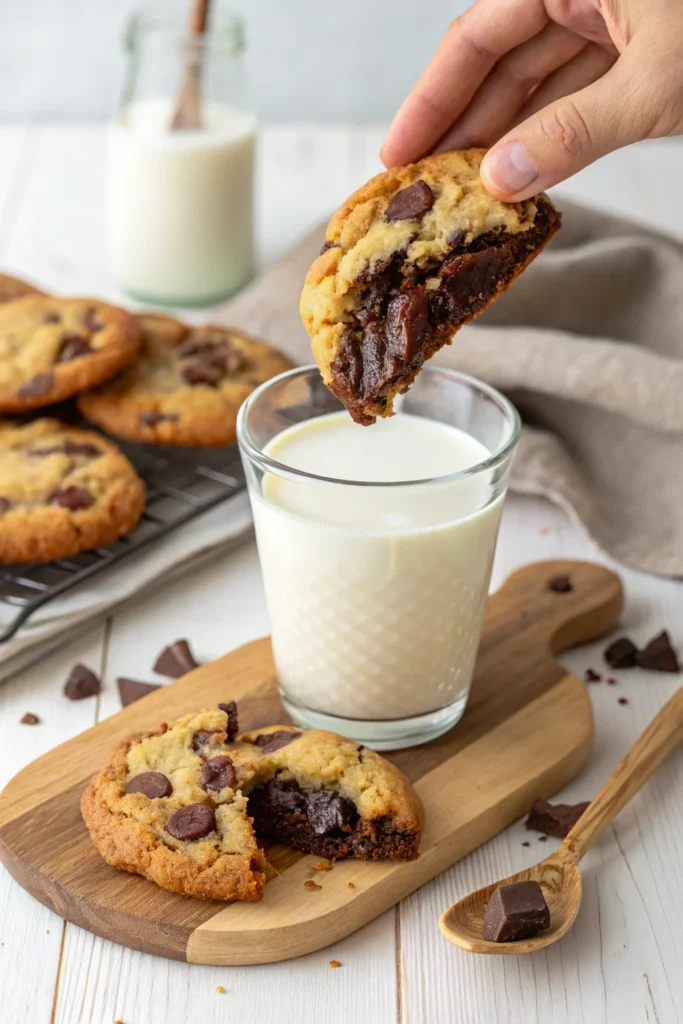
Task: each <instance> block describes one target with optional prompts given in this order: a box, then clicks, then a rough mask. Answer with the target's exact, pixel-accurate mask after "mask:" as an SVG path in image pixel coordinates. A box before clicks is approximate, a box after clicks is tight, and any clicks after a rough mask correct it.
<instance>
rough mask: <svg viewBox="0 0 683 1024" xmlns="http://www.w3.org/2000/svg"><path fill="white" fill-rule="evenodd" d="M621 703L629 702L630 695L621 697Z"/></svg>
mask: <svg viewBox="0 0 683 1024" xmlns="http://www.w3.org/2000/svg"><path fill="white" fill-rule="evenodd" d="M619 703H620V704H628V697H620V698H619Z"/></svg>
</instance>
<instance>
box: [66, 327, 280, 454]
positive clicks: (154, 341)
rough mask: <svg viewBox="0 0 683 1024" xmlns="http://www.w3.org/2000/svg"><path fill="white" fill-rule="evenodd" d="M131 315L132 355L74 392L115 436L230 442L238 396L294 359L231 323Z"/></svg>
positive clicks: (82, 406)
mask: <svg viewBox="0 0 683 1024" xmlns="http://www.w3.org/2000/svg"><path fill="white" fill-rule="evenodd" d="M136 320H137V323H138V325H139V327H140V329H141V333H142V348H141V351H140V355H139V356H138V358H137V359H136V361H135V362H134V363H133V364H132V365H131V366H130V367H129V368H128V369H127V370H126V371H125V372H124V373H123V374H122V375H121V376H120V377H117V378H116V379H115V380H113V381H112V382H111V383H109V384H105V385H104V386H103V387H100V388H98V389H97V390H95V391H91V392H88V393H86V394H83V395H80V396H79V399H78V407H79V409H80V410H81V412H82V414H83V415H84V416H85V418H86V419H88V420H90V421H91V422H92V423H96V424H97V425H98V426H99V427H102V428H103V429H104V430H106V431H108V432H109V433H110V434H113V435H114V436H116V437H123V438H126V439H127V440H130V441H144V442H147V443H148V444H171V445H190V446H195V445H196V446H201V447H214V446H219V445H229V444H234V442H235V438H236V424H237V413H238V412H239V408H240V406H241V404H242V402H243V401H244V400H245V398H247V396H248V395H250V394H251V392H252V391H253V390H254V389H255V388H257V387H258V386H259V384H262V383H263V382H264V381H266V380H269V379H270V378H271V377H274V376H276V374H278V373H282V372H283V371H284V370H289V369H291V366H292V364H291V363H290V361H289V360H288V359H287V358H286V357H285V356H283V355H282V353H280V352H278V351H277V350H276V349H274V348H272V347H271V346H270V345H267V344H266V343H265V342H263V341H257V340H256V339H255V338H250V337H248V336H247V335H246V334H243V333H242V332H241V331H238V330H236V329H235V328H232V327H221V326H217V325H216V326H214V325H210V324H209V325H205V326H202V327H189V326H188V325H187V324H183V323H181V322H180V321H179V320H174V319H173V318H172V317H167V316H161V315H157V314H144V315H138V316H137V317H136Z"/></svg>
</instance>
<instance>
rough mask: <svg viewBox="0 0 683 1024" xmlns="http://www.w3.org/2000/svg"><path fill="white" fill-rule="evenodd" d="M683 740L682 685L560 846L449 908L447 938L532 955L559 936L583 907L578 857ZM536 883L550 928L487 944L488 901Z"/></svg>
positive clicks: (443, 922) (444, 918) (443, 921)
mask: <svg viewBox="0 0 683 1024" xmlns="http://www.w3.org/2000/svg"><path fill="white" fill-rule="evenodd" d="M681 741H683V687H681V688H680V689H679V690H677V691H676V693H675V694H674V695H673V697H672V698H671V699H670V700H668V701H667V703H666V704H665V705H664V707H663V708H662V709H661V711H660V712H659V713H658V714H657V715H655V717H654V718H653V720H652V721H651V722H650V724H649V725H648V727H647V729H646V730H645V732H644V733H643V734H642V736H640V738H639V739H638V740H636V742H635V743H634V745H633V746H632V747H631V749H630V750H629V752H628V754H627V755H626V757H625V758H624V760H623V761H622V762H621V764H620V765H619V767H618V768H617V770H616V771H615V772H614V774H613V775H612V776H611V777H610V778H609V779H608V780H607V782H606V783H605V785H604V786H603V787H602V789H601V790H600V792H599V793H598V795H597V796H596V797H595V798H594V799H593V800H592V801H591V803H590V805H589V806H588V807H587V808H586V810H585V811H584V813H583V814H582V815H581V817H580V818H579V820H578V821H577V823H576V825H575V826H574V828H573V829H572V830H571V832H569V834H568V835H567V837H566V839H565V840H564V841H563V843H562V845H561V846H558V848H557V849H556V850H555V851H554V852H553V853H551V854H550V856H549V857H546V859H545V860H542V861H541V862H540V864H536V865H535V866H534V867H532V868H527V870H526V871H520V872H519V873H518V874H516V875H511V876H510V877H509V878H503V879H501V881H499V882H494V883H493V884H492V885H485V886H484V888H483V889H477V891H476V892H473V893H470V895H469V896H465V897H464V898H463V899H461V900H458V902H457V903H454V904H453V906H452V907H449V908H448V910H446V911H445V912H444V913H443V914H442V915H441V918H440V919H439V928H440V929H441V931H442V933H443V934H444V935H445V936H446V938H447V939H448V941H449V942H452V943H453V945H454V946H460V948H461V949H467V950H469V951H470V952H471V953H498V954H501V953H503V954H512V953H533V952H534V951H535V950H537V949H542V948H543V947H544V946H549V945H550V944H551V943H552V942H557V940H558V939H561V938H562V936H563V935H564V934H565V932H567V931H569V929H570V928H571V926H572V925H573V924H574V921H575V920H576V915H577V914H578V912H579V907H580V906H581V872H580V870H579V861H580V860H581V858H582V857H583V855H584V853H585V852H586V850H588V849H589V848H590V847H591V846H592V845H593V843H594V842H595V840H596V839H597V838H598V836H599V835H600V833H601V832H602V831H603V829H604V828H605V827H606V826H607V825H609V823H610V822H611V821H612V819H613V818H615V817H616V816H617V814H618V813H619V811H620V810H621V809H622V807H625V806H626V804H627V803H628V802H629V800H631V799H632V798H633V797H634V796H635V795H636V793H637V792H638V790H639V789H640V788H641V786H643V785H644V784H645V783H646V782H647V780H648V779H649V778H650V776H651V775H652V774H653V772H655V771H656V769H657V768H658V767H659V766H660V764H661V763H662V761H664V759H665V758H667V757H668V756H669V754H670V753H671V752H672V750H674V749H675V748H676V747H677V746H678V744H679V743H681ZM529 880H531V881H536V882H538V883H539V885H540V886H541V888H542V889H543V895H544V896H545V899H546V902H547V904H548V907H549V909H550V928H549V929H547V930H546V931H543V932H539V933H538V934H537V935H534V936H532V937H531V938H529V939H519V940H518V941H517V942H487V941H486V940H485V939H483V938H482V937H481V936H482V925H483V920H484V911H485V910H486V905H487V903H488V901H489V899H490V897H491V894H492V893H493V891H494V889H497V888H498V887H499V886H500V885H508V884H509V883H510V882H525V881H529Z"/></svg>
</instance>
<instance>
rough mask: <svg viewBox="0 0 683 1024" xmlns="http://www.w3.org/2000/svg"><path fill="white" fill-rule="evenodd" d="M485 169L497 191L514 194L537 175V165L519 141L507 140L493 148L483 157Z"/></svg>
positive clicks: (525, 186)
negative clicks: (502, 144)
mask: <svg viewBox="0 0 683 1024" xmlns="http://www.w3.org/2000/svg"><path fill="white" fill-rule="evenodd" d="M485 164H486V166H485V171H486V176H487V177H488V179H489V181H490V182H491V184H492V185H493V186H494V187H495V188H496V189H498V191H499V192H506V193H508V194H509V195H514V194H515V192H521V190H522V189H523V188H527V187H528V186H529V185H531V183H532V182H533V181H535V180H536V178H537V177H538V173H539V172H538V167H537V166H536V164H535V163H534V161H533V160H532V159H531V157H530V155H529V153H528V152H527V148H526V146H524V145H522V143H521V142H507V143H506V144H505V145H504V146H499V147H497V148H495V149H494V150H493V151H492V152H491V153H489V154H488V155H487V157H486V159H485Z"/></svg>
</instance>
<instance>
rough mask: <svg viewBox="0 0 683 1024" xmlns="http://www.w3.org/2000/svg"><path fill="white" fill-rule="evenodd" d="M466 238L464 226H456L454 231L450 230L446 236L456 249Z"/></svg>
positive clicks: (451, 245)
mask: <svg viewBox="0 0 683 1024" xmlns="http://www.w3.org/2000/svg"><path fill="white" fill-rule="evenodd" d="M466 238H467V232H466V231H465V229H464V228H456V229H455V231H451V233H450V235H449V236H448V239H447V242H448V244H449V245H450V247H451V248H452V249H457V248H459V246H461V245H462V244H463V242H464V241H465V239H466Z"/></svg>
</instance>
